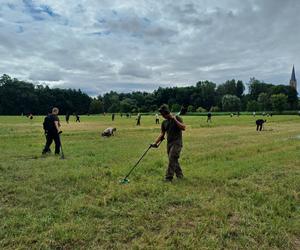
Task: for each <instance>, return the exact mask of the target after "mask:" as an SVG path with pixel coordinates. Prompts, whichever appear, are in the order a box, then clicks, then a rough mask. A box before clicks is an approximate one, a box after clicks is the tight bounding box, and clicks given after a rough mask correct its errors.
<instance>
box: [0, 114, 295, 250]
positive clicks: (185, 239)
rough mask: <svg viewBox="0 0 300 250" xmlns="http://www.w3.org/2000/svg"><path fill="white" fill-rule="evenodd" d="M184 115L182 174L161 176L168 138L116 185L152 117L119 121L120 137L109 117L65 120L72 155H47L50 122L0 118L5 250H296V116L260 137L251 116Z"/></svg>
mask: <svg viewBox="0 0 300 250" xmlns="http://www.w3.org/2000/svg"><path fill="white" fill-rule="evenodd" d="M61 118H63V117H61ZM183 118H184V122H185V123H186V124H187V130H186V131H185V132H184V147H183V151H182V157H181V160H180V161H181V165H182V168H183V171H184V175H185V178H184V179H183V180H180V181H178V180H175V181H173V183H164V182H163V178H164V173H165V169H166V165H167V157H166V142H163V144H162V145H161V147H160V148H159V149H152V150H150V151H149V152H148V154H147V156H146V157H145V158H144V160H143V161H142V162H141V164H140V165H139V166H138V168H137V169H136V170H135V171H134V172H133V173H132V175H131V176H130V178H129V179H130V184H128V185H120V184H119V180H120V179H122V178H124V175H125V174H126V173H127V172H128V170H129V169H130V168H131V167H132V166H133V164H134V163H135V161H136V160H137V159H138V158H139V157H140V155H141V154H142V153H143V151H144V150H145V149H146V148H147V147H148V145H149V143H151V142H153V141H154V138H156V137H157V135H158V134H159V131H160V129H159V126H157V125H155V124H154V117H153V116H144V117H142V121H141V122H142V126H141V127H136V126H135V120H134V118H133V117H132V118H130V119H127V118H125V117H123V118H120V117H119V116H117V117H116V120H115V122H114V123H113V126H115V127H117V129H118V131H117V135H116V136H115V137H112V138H101V137H100V133H101V132H102V130H103V129H105V128H106V127H108V126H111V125H112V122H111V119H110V116H106V117H103V116H89V117H87V116H82V117H81V120H82V122H81V123H80V124H78V123H77V124H76V123H74V119H73V120H72V121H71V123H70V124H66V123H65V122H62V130H63V131H64V133H63V135H62V142H63V146H64V152H65V156H66V159H65V160H60V159H59V158H58V157H55V156H54V155H50V156H47V157H46V158H43V157H41V151H42V147H43V145H44V140H45V138H44V136H43V133H42V121H43V117H35V118H34V119H33V120H32V121H30V120H28V119H27V118H26V117H0V141H1V143H0V158H1V161H0V248H1V249H124V248H125V249H299V248H300V201H299V192H300V157H299V156H300V137H299V136H300V127H299V125H300V117H298V116H288V115H285V116H273V117H272V118H271V117H270V118H266V119H268V122H267V124H266V126H265V131H262V132H256V131H255V124H254V121H255V118H253V117H252V116H240V117H239V118H237V117H233V118H230V117H229V116H218V117H213V123H212V124H211V125H207V124H206V117H183ZM256 118H257V117H256ZM52 150H53V149H52Z"/></svg>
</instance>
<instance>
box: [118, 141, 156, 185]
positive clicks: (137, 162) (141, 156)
mask: <svg viewBox="0 0 300 250" xmlns="http://www.w3.org/2000/svg"><path fill="white" fill-rule="evenodd" d="M150 148H151V145H150V146H149V147H148V148H147V150H146V151H145V152H144V153H143V155H142V156H141V158H140V159H139V160H138V161H137V163H136V164H135V165H134V166H133V168H132V169H130V171H129V173H128V174H127V175H126V176H125V178H124V179H127V178H128V176H129V175H130V174H131V172H132V171H133V170H134V169H135V168H136V166H137V165H138V164H139V163H140V161H141V160H142V159H143V158H144V156H145V155H146V154H147V152H148V151H149V149H150Z"/></svg>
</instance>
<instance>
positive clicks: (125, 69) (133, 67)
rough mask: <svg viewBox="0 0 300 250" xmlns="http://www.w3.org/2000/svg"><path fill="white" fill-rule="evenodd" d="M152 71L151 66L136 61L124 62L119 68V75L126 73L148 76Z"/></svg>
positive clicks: (142, 76)
mask: <svg viewBox="0 0 300 250" xmlns="http://www.w3.org/2000/svg"><path fill="white" fill-rule="evenodd" d="M152 73H153V71H152V69H151V68H149V67H144V66H143V65H141V64H139V63H137V62H131V63H126V64H125V65H123V66H122V67H121V68H120V70H119V74H120V75H128V76H133V77H139V78H150V77H151V75H152Z"/></svg>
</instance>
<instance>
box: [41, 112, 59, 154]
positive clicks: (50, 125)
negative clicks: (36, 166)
mask: <svg viewBox="0 0 300 250" xmlns="http://www.w3.org/2000/svg"><path fill="white" fill-rule="evenodd" d="M58 113H59V109H58V108H53V109H52V112H51V113H50V114H48V115H47V116H46V117H45V119H44V123H43V127H44V130H45V134H46V145H45V147H44V149H43V152H42V154H46V153H49V152H51V151H50V146H51V144H52V141H53V140H54V143H55V154H56V155H58V154H59V152H60V147H61V143H60V138H59V134H60V133H61V132H60V123H59V118H58V116H57V115H58Z"/></svg>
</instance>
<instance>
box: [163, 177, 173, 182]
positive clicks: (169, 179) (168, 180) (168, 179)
mask: <svg viewBox="0 0 300 250" xmlns="http://www.w3.org/2000/svg"><path fill="white" fill-rule="evenodd" d="M172 180H173V178H169V177H168V178H165V180H164V181H165V182H172Z"/></svg>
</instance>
